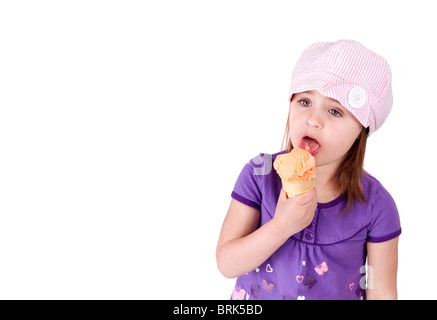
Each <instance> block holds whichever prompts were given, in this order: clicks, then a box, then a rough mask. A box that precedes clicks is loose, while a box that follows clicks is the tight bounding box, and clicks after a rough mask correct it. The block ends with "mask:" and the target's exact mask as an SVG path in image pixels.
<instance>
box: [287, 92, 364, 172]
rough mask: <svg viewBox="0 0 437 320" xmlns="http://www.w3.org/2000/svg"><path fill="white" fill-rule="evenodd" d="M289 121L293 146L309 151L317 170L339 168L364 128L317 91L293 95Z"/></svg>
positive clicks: (345, 110) (335, 101)
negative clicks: (329, 167)
mask: <svg viewBox="0 0 437 320" xmlns="http://www.w3.org/2000/svg"><path fill="white" fill-rule="evenodd" d="M289 122H290V126H289V128H290V131H289V136H290V139H291V142H292V144H293V146H295V147H300V148H303V149H305V147H307V148H309V151H310V152H311V153H312V154H313V155H314V157H315V158H316V163H317V167H320V166H324V165H332V168H333V169H334V168H337V166H338V165H340V163H341V161H342V160H343V159H344V156H345V155H346V153H347V152H348V151H349V149H350V148H351V146H352V144H353V143H354V142H355V140H356V139H357V137H358V134H359V133H360V132H361V129H362V128H363V126H362V125H361V123H360V122H359V121H358V120H357V119H356V118H355V117H354V116H353V115H352V113H350V112H349V111H348V110H347V109H346V108H344V107H343V106H342V105H341V104H340V103H339V102H338V101H337V100H334V99H331V98H328V97H325V96H324V95H322V94H320V93H319V92H318V91H315V90H313V91H306V92H301V93H296V94H294V95H293V98H292V100H291V102H290V119H289ZM310 138H311V139H310Z"/></svg>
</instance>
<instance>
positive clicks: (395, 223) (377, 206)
mask: <svg viewBox="0 0 437 320" xmlns="http://www.w3.org/2000/svg"><path fill="white" fill-rule="evenodd" d="M401 232H402V230H401V223H400V219H399V213H398V209H397V207H396V203H395V202H394V200H393V198H392V196H391V195H390V194H389V193H388V191H387V190H385V189H384V187H383V186H382V185H380V184H379V188H378V189H377V191H376V194H375V196H374V199H373V201H372V221H371V223H370V226H369V230H368V234H367V241H369V242H384V241H388V240H391V239H393V238H396V237H397V236H399V235H400V234H401Z"/></svg>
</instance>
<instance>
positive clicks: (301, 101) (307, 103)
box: [299, 99, 311, 107]
mask: <svg viewBox="0 0 437 320" xmlns="http://www.w3.org/2000/svg"><path fill="white" fill-rule="evenodd" d="M299 103H300V105H301V106H302V107H311V102H309V101H308V100H304V99H302V100H299Z"/></svg>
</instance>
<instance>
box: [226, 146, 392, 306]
mask: <svg viewBox="0 0 437 320" xmlns="http://www.w3.org/2000/svg"><path fill="white" fill-rule="evenodd" d="M281 153H284V151H282V152H280V153H276V154H273V155H269V154H262V153H261V154H260V155H258V156H257V157H255V158H254V159H252V160H250V161H249V162H248V163H247V164H246V165H245V166H244V168H243V170H242V171H241V173H240V176H239V177H238V180H237V182H236V184H235V187H234V190H233V192H232V198H234V199H235V200H237V201H239V202H242V203H244V204H246V205H248V206H250V207H253V208H255V209H258V210H260V213H261V215H260V222H259V225H260V226H262V225H264V224H265V223H266V222H268V221H269V220H271V219H272V218H273V216H274V214H275V211H276V203H277V201H278V197H279V193H280V191H281V187H282V184H281V179H280V177H279V176H278V174H277V173H276V170H274V169H273V166H272V164H273V161H274V160H275V158H276V156H277V155H278V154H281ZM361 181H362V187H363V191H364V194H365V197H366V199H367V202H366V203H359V202H358V201H355V202H354V205H353V209H352V210H350V211H348V212H347V213H346V214H342V211H343V209H344V208H345V206H346V198H345V197H344V196H343V195H341V196H339V197H338V198H337V199H334V200H332V201H331V202H328V203H318V205H317V209H316V212H315V215H314V219H313V221H312V222H311V223H310V225H308V226H307V227H306V228H305V229H303V230H302V231H300V232H299V233H296V234H294V235H293V236H291V237H290V238H289V239H288V240H287V241H286V242H285V243H284V244H283V245H282V246H281V247H280V248H279V249H278V250H277V251H276V252H274V253H273V254H272V255H271V256H270V258H268V259H267V260H266V261H265V262H264V263H263V264H262V265H260V266H259V267H258V268H256V269H255V270H253V271H251V272H249V273H247V274H245V275H242V276H240V277H238V278H237V282H236V285H235V287H234V290H233V292H232V299H244V300H246V299H287V300H289V299H293V300H294V299H302V300H303V299H307V300H308V299H358V300H359V299H365V293H366V266H365V265H366V242H367V241H369V242H383V241H387V240H390V239H393V238H395V237H397V236H399V235H400V234H401V226H400V220H399V214H398V211H397V208H396V204H395V202H394V201H393V198H392V197H391V196H390V194H389V193H388V192H387V190H385V189H384V187H383V186H382V185H381V183H380V182H379V181H378V180H376V179H375V178H374V177H372V176H371V175H369V174H367V173H366V174H365V175H363V177H362V179H361ZM369 285H371V284H369Z"/></svg>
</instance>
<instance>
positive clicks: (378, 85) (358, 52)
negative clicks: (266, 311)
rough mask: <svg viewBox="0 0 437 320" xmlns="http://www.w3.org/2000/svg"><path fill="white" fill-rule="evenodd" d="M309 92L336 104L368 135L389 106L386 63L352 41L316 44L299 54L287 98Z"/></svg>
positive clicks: (389, 88)
mask: <svg viewBox="0 0 437 320" xmlns="http://www.w3.org/2000/svg"><path fill="white" fill-rule="evenodd" d="M309 90H317V91H318V92H320V93H321V94H323V95H324V96H326V97H329V98H332V99H335V100H337V101H338V102H340V103H341V104H342V106H343V107H345V108H346V109H347V110H349V111H350V112H351V113H352V114H353V115H354V116H355V117H356V118H357V119H358V121H359V122H360V123H361V124H362V125H363V126H364V127H366V128H367V127H368V128H369V135H370V134H372V133H373V132H375V131H376V130H377V129H378V128H379V127H380V126H381V125H382V124H383V123H384V121H385V119H386V118H387V116H388V114H389V113H390V110H391V108H392V105H393V96H392V89H391V71H390V67H389V65H388V63H387V61H385V59H384V58H383V57H381V56H379V55H377V54H376V53H374V52H372V51H370V50H369V49H367V48H365V47H364V46H363V45H362V44H360V43H358V42H356V41H353V40H340V41H337V42H319V43H315V44H313V45H311V46H310V47H308V48H307V49H306V50H305V51H304V52H303V54H302V56H301V57H300V59H299V61H298V62H297V64H296V67H295V69H294V71H293V75H292V77H291V88H290V94H289V97H290V99H291V97H292V95H293V94H294V93H298V92H303V91H309Z"/></svg>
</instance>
